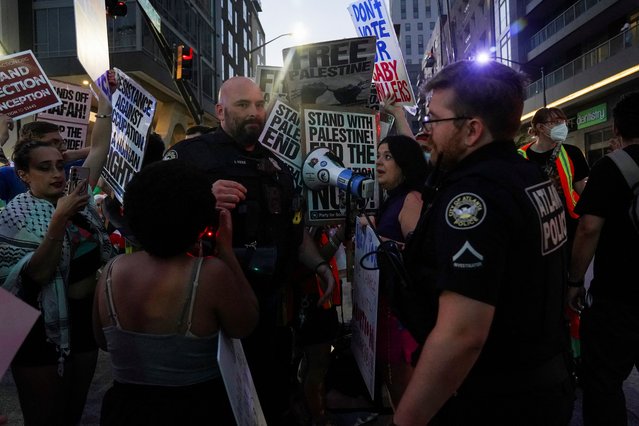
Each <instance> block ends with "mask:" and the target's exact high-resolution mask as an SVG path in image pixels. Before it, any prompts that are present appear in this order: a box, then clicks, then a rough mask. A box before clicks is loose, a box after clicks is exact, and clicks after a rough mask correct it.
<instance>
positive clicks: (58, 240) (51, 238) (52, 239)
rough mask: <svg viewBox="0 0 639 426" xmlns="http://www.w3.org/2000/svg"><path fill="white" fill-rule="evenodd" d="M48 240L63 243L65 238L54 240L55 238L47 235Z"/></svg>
mask: <svg viewBox="0 0 639 426" xmlns="http://www.w3.org/2000/svg"><path fill="white" fill-rule="evenodd" d="M47 240H51V241H55V242H58V243H61V242H63V241H64V238H53V237H50V236H49V235H47Z"/></svg>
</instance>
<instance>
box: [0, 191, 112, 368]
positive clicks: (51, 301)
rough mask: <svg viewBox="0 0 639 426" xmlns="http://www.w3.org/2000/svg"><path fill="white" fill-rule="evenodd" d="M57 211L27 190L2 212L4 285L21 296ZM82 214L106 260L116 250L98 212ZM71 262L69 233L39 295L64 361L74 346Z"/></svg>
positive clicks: (1, 275)
mask: <svg viewBox="0 0 639 426" xmlns="http://www.w3.org/2000/svg"><path fill="white" fill-rule="evenodd" d="M54 211H55V206H54V205H53V204H51V203H50V202H49V201H46V200H43V199H40V198H36V197H34V196H33V195H31V193H30V192H25V193H23V194H20V195H18V196H16V197H15V198H14V199H13V200H11V202H10V203H9V204H8V205H7V206H6V207H5V208H4V210H2V212H0V285H2V287H3V288H4V289H5V290H7V291H9V292H11V293H13V294H15V295H16V296H18V297H20V298H24V294H25V293H24V288H23V282H22V281H23V277H22V274H21V273H22V271H23V270H24V268H25V267H26V265H27V264H28V262H29V260H30V259H31V257H32V256H33V253H34V252H35V251H36V249H37V248H38V247H39V246H40V243H41V242H42V241H43V240H44V238H45V235H46V233H47V229H48V227H49V222H50V221H51V217H52V216H53V212H54ZM80 214H81V215H82V216H84V218H85V219H87V221H88V222H89V224H90V225H91V227H92V232H93V233H94V234H95V236H96V239H97V240H98V241H99V242H100V252H101V257H102V260H103V262H106V261H107V260H108V259H109V258H110V257H111V256H112V250H113V249H112V247H111V243H110V242H109V238H108V236H107V234H106V232H105V231H104V227H103V225H102V223H101V221H100V218H99V216H98V214H97V212H96V211H95V209H94V208H93V207H92V206H87V207H86V208H85V209H84V210H83V211H82V212H80ZM70 261H71V247H70V244H69V236H68V234H67V235H65V238H64V241H63V243H62V255H61V257H60V262H59V263H58V266H57V268H56V271H55V274H54V275H53V277H52V278H51V281H49V283H47V284H46V285H44V286H43V287H42V289H41V290H40V294H39V295H38V303H39V305H40V306H39V307H40V310H41V312H42V315H43V317H44V325H45V332H46V335H47V338H48V339H49V340H50V341H51V342H52V343H54V344H55V345H56V346H57V348H58V349H59V351H60V355H61V360H62V357H63V356H66V355H68V354H69V351H70V349H71V346H70V342H69V317H68V308H67V291H66V290H67V277H68V275H69V263H70Z"/></svg>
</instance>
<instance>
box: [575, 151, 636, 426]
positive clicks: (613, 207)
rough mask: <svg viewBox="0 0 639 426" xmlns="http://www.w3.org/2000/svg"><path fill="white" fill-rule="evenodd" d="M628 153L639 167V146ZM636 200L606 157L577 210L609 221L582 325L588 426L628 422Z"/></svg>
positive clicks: (633, 356)
mask: <svg viewBox="0 0 639 426" xmlns="http://www.w3.org/2000/svg"><path fill="white" fill-rule="evenodd" d="M624 150H625V151H626V152H627V153H628V154H630V156H631V157H632V158H633V159H634V160H635V161H636V162H639V145H637V144H632V145H630V146H628V147H626V148H624ZM632 199H633V194H632V191H631V190H630V188H629V187H628V185H627V184H626V181H625V180H624V178H623V176H622V174H621V172H620V171H619V169H618V168H617V166H616V165H615V164H614V163H613V161H612V160H611V159H609V158H607V157H604V158H602V159H600V160H599V161H597V162H596V163H595V164H594V165H593V166H592V170H591V172H590V177H589V178H588V185H586V188H585V189H584V192H583V194H582V197H581V198H580V199H579V202H578V203H577V207H576V211H577V213H579V214H580V215H583V214H589V215H594V216H598V217H600V218H604V219H605V223H604V226H603V228H602V230H601V234H600V236H599V241H598V244H597V250H596V252H595V259H594V276H593V280H592V282H591V283H590V289H589V294H590V296H591V300H592V305H591V306H589V307H586V309H585V310H584V312H583V313H582V316H581V325H580V333H581V335H580V337H581V359H582V367H583V368H582V370H583V372H582V385H583V390H584V399H583V404H584V422H585V424H606V425H621V424H623V425H625V424H627V422H628V420H627V411H626V403H625V398H624V393H623V387H622V386H623V382H624V380H626V379H627V378H628V375H629V374H630V372H631V371H632V369H633V367H634V366H635V365H639V355H638V354H639V310H638V309H637V300H639V286H638V285H637V280H636V278H635V277H636V276H637V265H638V264H639V250H637V247H639V234H638V233H637V232H636V231H635V229H634V228H633V225H632V223H631V221H630V218H629V216H628V210H629V208H630V204H631V202H632Z"/></svg>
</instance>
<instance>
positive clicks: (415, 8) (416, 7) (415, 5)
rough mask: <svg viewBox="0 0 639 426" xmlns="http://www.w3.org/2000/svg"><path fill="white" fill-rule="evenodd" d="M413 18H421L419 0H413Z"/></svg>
mask: <svg viewBox="0 0 639 426" xmlns="http://www.w3.org/2000/svg"><path fill="white" fill-rule="evenodd" d="M413 18H415V19H419V1H418V0H413Z"/></svg>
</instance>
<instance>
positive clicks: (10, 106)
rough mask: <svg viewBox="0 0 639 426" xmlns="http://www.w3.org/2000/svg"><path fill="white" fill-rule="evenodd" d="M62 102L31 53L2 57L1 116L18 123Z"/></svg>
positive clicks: (0, 69) (0, 83) (0, 81)
mask: <svg viewBox="0 0 639 426" xmlns="http://www.w3.org/2000/svg"><path fill="white" fill-rule="evenodd" d="M60 103H61V102H60V99H59V98H58V94H57V93H56V91H55V89H54V88H53V86H52V85H51V82H50V81H49V79H48V78H47V75H46V74H45V73H44V71H42V67H41V66H40V64H39V63H38V61H37V60H36V58H35V57H34V56H33V53H32V52H31V51H30V50H27V51H25V52H20V53H14V54H13V55H8V56H3V57H2V58H0V114H4V115H7V116H9V117H11V118H13V119H14V120H18V119H20V118H23V117H26V116H29V115H33V114H37V113H38V112H40V111H44V110H45V109H49V108H51V107H53V106H56V105H59V104H60Z"/></svg>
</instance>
